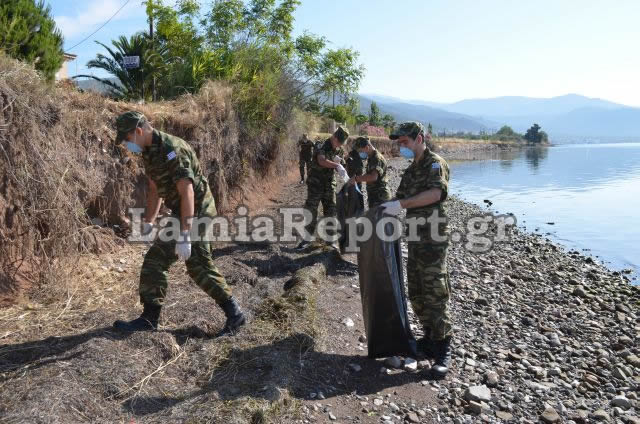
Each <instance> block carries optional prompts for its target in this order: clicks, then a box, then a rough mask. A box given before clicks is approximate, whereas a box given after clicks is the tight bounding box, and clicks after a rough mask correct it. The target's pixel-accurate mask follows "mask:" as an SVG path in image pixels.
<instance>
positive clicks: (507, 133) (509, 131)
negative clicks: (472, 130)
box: [495, 125, 519, 137]
mask: <svg viewBox="0 0 640 424" xmlns="http://www.w3.org/2000/svg"><path fill="white" fill-rule="evenodd" d="M495 135H496V136H498V137H500V136H502V137H513V136H519V134H518V133H516V132H515V131H514V130H513V128H511V127H510V126H508V125H503V126H502V127H501V128H500V129H499V130H498V132H496V134H495Z"/></svg>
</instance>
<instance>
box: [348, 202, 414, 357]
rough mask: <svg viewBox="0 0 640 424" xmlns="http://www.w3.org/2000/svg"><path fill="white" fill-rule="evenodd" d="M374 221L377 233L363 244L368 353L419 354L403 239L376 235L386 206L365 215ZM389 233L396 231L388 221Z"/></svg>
mask: <svg viewBox="0 0 640 424" xmlns="http://www.w3.org/2000/svg"><path fill="white" fill-rule="evenodd" d="M365 217H366V218H368V219H369V220H371V223H372V224H373V229H374V231H373V235H372V237H370V238H369V240H366V241H363V242H361V243H360V244H359V246H358V247H359V248H360V251H359V252H358V268H359V272H360V295H361V298H362V315H363V318H364V327H365V331H366V334H367V342H368V355H369V357H370V358H380V357H386V356H393V355H407V356H412V357H415V355H416V340H415V338H414V336H413V333H412V332H411V327H410V326H409V316H408V313H407V299H406V296H405V291H404V272H403V268H402V251H401V248H400V241H399V240H397V241H394V242H391V241H383V240H381V239H380V238H379V237H378V235H377V234H376V231H375V228H376V226H377V224H378V221H379V220H380V219H382V218H383V214H382V208H379V207H378V208H373V209H370V210H369V211H368V213H367V214H366V216H365ZM385 227H386V230H387V231H386V234H388V235H390V234H392V233H393V231H392V230H393V224H391V223H387V224H386V225H385Z"/></svg>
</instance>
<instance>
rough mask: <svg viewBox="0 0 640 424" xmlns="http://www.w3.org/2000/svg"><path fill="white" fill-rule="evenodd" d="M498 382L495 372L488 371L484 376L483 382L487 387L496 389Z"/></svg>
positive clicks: (498, 378)
mask: <svg viewBox="0 0 640 424" xmlns="http://www.w3.org/2000/svg"><path fill="white" fill-rule="evenodd" d="M499 380H500V377H499V376H498V373H496V372H493V371H488V372H487V373H485V375H484V382H485V384H486V385H487V386H488V387H496V386H497V385H498V381H499Z"/></svg>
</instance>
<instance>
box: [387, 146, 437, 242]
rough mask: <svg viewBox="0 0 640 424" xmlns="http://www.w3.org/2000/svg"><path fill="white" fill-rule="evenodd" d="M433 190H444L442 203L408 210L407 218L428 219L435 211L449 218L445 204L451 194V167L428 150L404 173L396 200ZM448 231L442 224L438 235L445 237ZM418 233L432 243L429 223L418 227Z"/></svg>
mask: <svg viewBox="0 0 640 424" xmlns="http://www.w3.org/2000/svg"><path fill="white" fill-rule="evenodd" d="M432 188H439V189H441V190H442V196H441V198H440V201H439V202H436V203H434V204H431V205H428V206H422V207H419V208H411V209H407V218H412V217H418V218H420V217H423V218H426V219H428V218H429V216H431V214H432V213H433V212H434V211H437V213H438V216H439V217H441V218H446V217H447V215H446V210H445V207H444V203H443V202H444V200H445V199H446V198H447V196H448V194H449V165H448V164H447V162H446V161H445V160H444V159H443V158H442V157H440V156H438V155H437V154H435V153H433V152H431V151H430V150H426V151H425V152H424V156H423V157H422V158H420V160H419V161H417V162H415V161H414V162H412V163H411V165H409V167H408V168H407V169H406V170H405V171H404V174H403V175H402V180H401V181H400V186H399V187H398V191H397V193H396V198H398V199H407V198H409V197H413V196H415V195H416V194H419V193H422V192H423V191H427V190H429V189H432ZM447 231H448V227H447V225H446V224H442V225H441V226H440V228H439V229H438V234H440V235H445V233H446V232H447ZM418 232H419V234H421V235H422V236H423V240H424V241H426V242H432V240H431V237H430V234H431V226H430V224H429V222H428V221H427V223H426V224H425V225H423V226H419V227H418ZM424 237H426V239H425V238H424Z"/></svg>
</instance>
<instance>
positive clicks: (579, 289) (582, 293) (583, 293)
mask: <svg viewBox="0 0 640 424" xmlns="http://www.w3.org/2000/svg"><path fill="white" fill-rule="evenodd" d="M573 295H574V296H578V297H582V298H586V297H587V296H588V295H587V292H586V291H585V290H584V287H582V286H578V287H576V288H575V289H573Z"/></svg>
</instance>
